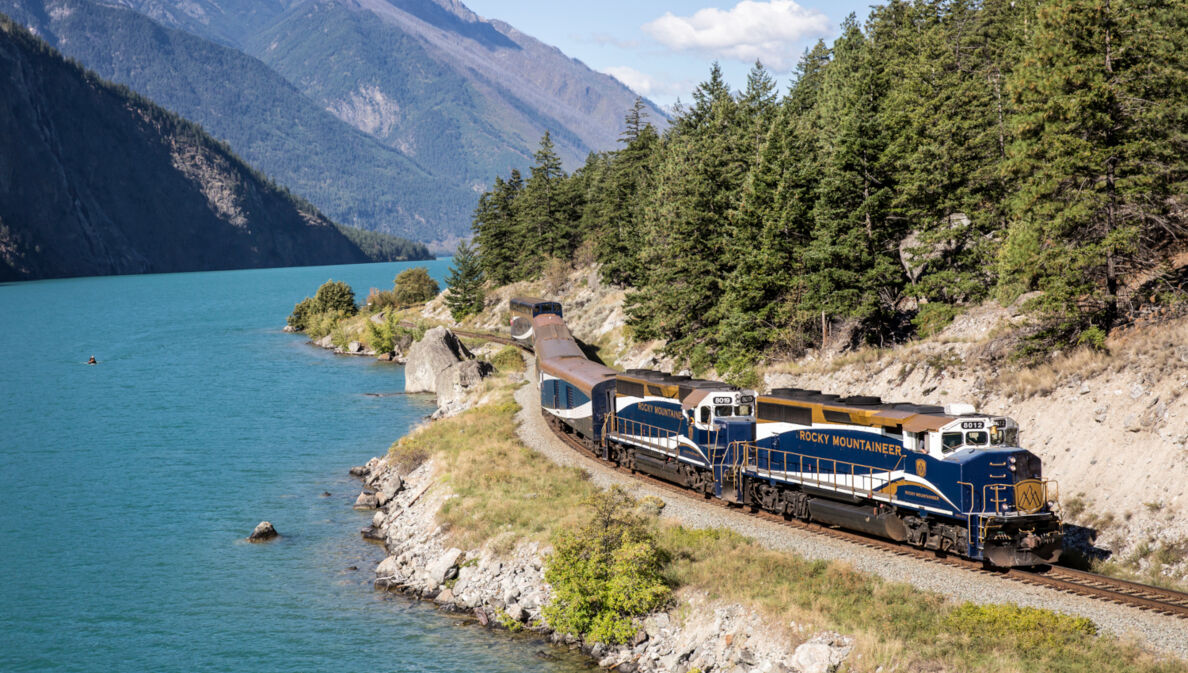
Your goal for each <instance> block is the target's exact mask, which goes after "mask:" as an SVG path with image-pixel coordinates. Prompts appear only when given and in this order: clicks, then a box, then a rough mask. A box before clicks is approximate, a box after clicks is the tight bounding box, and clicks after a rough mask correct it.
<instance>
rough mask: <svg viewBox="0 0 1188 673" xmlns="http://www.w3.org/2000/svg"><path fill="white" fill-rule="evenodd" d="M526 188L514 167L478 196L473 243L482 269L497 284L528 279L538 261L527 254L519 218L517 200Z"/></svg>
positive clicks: (473, 227)
mask: <svg viewBox="0 0 1188 673" xmlns="http://www.w3.org/2000/svg"><path fill="white" fill-rule="evenodd" d="M523 188H524V181H523V179H522V178H521V177H520V172H519V171H518V170H516V169H512V172H511V176H510V177H509V178H508V179H507V180H504V179H503V178H500V177H496V178H495V184H494V186H492V187H491V191H489V192H485V193H483V194H482V196H480V197H479V203H478V207H477V208H475V212H474V223H473V226H472V229H473V231H474V244H475V246H476V247H477V249H478V251H479V258H480V263H481V265H482V267H483V272H484V273H485V274H486V276H487V277H488V278H490V279H491V280H492V281H493V282H495V284H496V285H504V284H507V283H510V282H512V281H516V280H521V279H523V278H525V277H526V276H527V275H528V273H529V270H530V269H532V268H535V263H534V262H532V261H531V260H530V259H529V258H528V257H529V255H528V251H527V250H526V247H525V245H524V240H523V238H522V236H523V234H522V227H521V226H520V223H519V221H518V218H517V199H518V198H519V196H520V192H521V191H522V190H523Z"/></svg>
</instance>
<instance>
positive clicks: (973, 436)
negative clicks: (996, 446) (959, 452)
mask: <svg viewBox="0 0 1188 673" xmlns="http://www.w3.org/2000/svg"><path fill="white" fill-rule="evenodd" d="M989 440H990V436H989V434H987V432H986V431H985V430H975V431H974V432H967V433H965V443H966V444H970V445H972V446H985V445H986V444H988V443H989Z"/></svg>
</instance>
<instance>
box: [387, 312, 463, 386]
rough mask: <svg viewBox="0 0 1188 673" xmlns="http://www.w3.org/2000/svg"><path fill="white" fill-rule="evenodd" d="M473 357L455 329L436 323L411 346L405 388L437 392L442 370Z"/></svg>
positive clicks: (405, 374) (405, 368) (405, 369)
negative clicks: (436, 325) (457, 335)
mask: <svg viewBox="0 0 1188 673" xmlns="http://www.w3.org/2000/svg"><path fill="white" fill-rule="evenodd" d="M472 358H473V356H472V355H471V354H470V351H468V350H466V346H464V345H462V342H461V341H459V340H458V337H456V336H454V333H453V332H451V331H449V330H448V329H446V328H444V327H434V328H433V329H431V330H429V331H428V332H425V336H424V337H422V338H421V340H420V341H418V342H416V343H414V344H413V345H412V346H410V347H409V349H408V357H407V362H406V363H405V365H404V391H405V392H408V393H435V392H437V375H438V374H439V373H441V372H443V371H445V370H446V369H447V368H449V366H450V365H453V364H455V363H457V362H461V361H462V360H470V359H472Z"/></svg>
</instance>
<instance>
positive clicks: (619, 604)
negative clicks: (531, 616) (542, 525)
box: [544, 487, 670, 644]
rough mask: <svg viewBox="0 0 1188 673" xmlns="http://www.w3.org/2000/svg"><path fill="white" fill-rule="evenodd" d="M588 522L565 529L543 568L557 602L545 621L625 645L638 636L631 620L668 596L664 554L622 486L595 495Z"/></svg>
mask: <svg viewBox="0 0 1188 673" xmlns="http://www.w3.org/2000/svg"><path fill="white" fill-rule="evenodd" d="M586 504H587V505H588V506H589V507H590V512H589V517H588V519H587V520H586V521H585V523H584V524H583V525H581V526H579V527H578V528H577V529H576V530H575V529H561V530H559V531H558V532H557V533H556V534H555V535H554V538H553V550H554V551H553V553H552V554H551V555H550V556H549V557H548V559H547V561H546V564H545V580H546V581H547V582H548V583H549V584H550V585H551V586H552V587H553V600H552V602H551V603H550V604H549V605H548V606H546V607H545V609H544V617H545V619H546V620H548V622H549V624H550V625H551V626H552V627H553V628H554V629H556V630H558V631H561V632H563V633H571V634H575V635H580V636H583V637H589V638H591V639H592V640H594V641H596V642H603V643H611V644H616V643H623V642H626V641H627V640H628V639H630V638H631V636H633V635H634V634H635V624H634V621H633V617H636V616H639V615H644V614H647V613H649V612H651V611H653V610H655V609H657V608H659V607H660V606H661V605H663V604H664V603H665V602H666V601H667V600H668V598H669V595H670V590H669V588H668V586H667V585H666V584H665V583H664V580H663V578H662V576H661V572H660V571H661V568H662V566H663V563H664V558H663V554H662V553H661V552H660V550H659V549H658V548H657V546H656V542H655V539H654V538H653V536H652V533H651V530H650V529H649V527H648V522H647V520H646V519H645V518H644V517H643V516H641V515H640V514H639V513H638V510H637V508H636V502H635V501H634V500H633V499H632V498H631V497H630V496H628V495H627V493H626V491H624V490H623V489H622V488H619V487H615V488H612V489H611V490H609V491H603V492H599V493H596V494H595V495H593V496H592V497H591V498H590V499H589V500H588V501H587V503H586Z"/></svg>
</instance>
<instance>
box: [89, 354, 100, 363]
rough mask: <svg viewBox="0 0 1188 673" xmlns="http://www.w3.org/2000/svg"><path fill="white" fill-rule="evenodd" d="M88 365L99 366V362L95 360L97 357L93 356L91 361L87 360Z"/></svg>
mask: <svg viewBox="0 0 1188 673" xmlns="http://www.w3.org/2000/svg"><path fill="white" fill-rule="evenodd" d="M87 364H89V365H97V364H99V361H98V360H96V359H95V356H94V355H92V356H91V359H90V360H87Z"/></svg>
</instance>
